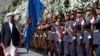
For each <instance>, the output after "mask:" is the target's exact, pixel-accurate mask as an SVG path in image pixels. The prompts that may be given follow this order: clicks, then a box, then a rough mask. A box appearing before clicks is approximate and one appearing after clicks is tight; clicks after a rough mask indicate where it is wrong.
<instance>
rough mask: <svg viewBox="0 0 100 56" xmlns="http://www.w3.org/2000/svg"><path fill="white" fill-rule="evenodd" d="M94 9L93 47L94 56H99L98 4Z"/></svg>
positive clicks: (99, 16)
mask: <svg viewBox="0 0 100 56" xmlns="http://www.w3.org/2000/svg"><path fill="white" fill-rule="evenodd" d="M96 9H97V10H96V14H97V18H96V21H95V22H94V23H95V25H94V27H95V29H94V34H93V47H95V51H96V56H100V26H99V25H100V4H98V5H97V7H96Z"/></svg>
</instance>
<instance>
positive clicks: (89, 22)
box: [85, 6, 95, 56]
mask: <svg viewBox="0 0 100 56" xmlns="http://www.w3.org/2000/svg"><path fill="white" fill-rule="evenodd" d="M93 12H94V9H93V8H92V7H90V6H89V7H87V11H86V31H87V32H89V34H88V35H86V37H87V38H88V40H87V43H86V55H87V56H93V45H92V44H93V28H94V20H95V17H94V13H93ZM86 37H85V38H86Z"/></svg>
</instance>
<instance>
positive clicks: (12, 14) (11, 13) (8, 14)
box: [6, 12, 15, 16]
mask: <svg viewBox="0 0 100 56" xmlns="http://www.w3.org/2000/svg"><path fill="white" fill-rule="evenodd" d="M14 15H15V14H14V13H13V12H10V13H7V14H6V16H14Z"/></svg>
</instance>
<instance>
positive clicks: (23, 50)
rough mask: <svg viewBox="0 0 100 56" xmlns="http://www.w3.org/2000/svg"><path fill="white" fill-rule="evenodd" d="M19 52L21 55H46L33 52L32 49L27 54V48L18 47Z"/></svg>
mask: <svg viewBox="0 0 100 56" xmlns="http://www.w3.org/2000/svg"><path fill="white" fill-rule="evenodd" d="M18 54H19V56H44V55H42V54H39V53H36V52H33V51H31V50H30V51H29V53H28V54H27V50H26V49H25V48H18Z"/></svg>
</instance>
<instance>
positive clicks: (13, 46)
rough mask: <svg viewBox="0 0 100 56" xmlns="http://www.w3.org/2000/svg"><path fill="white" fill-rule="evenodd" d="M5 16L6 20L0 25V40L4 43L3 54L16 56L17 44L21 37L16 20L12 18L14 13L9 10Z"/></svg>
mask: <svg viewBox="0 0 100 56" xmlns="http://www.w3.org/2000/svg"><path fill="white" fill-rule="evenodd" d="M6 16H7V20H8V21H7V22H5V23H3V25H2V30H1V42H2V43H3V45H4V54H5V56H8V55H11V56H16V54H17V53H16V51H17V46H19V43H20V42H21V40H22V38H21V35H20V31H19V29H18V25H17V22H16V21H15V20H14V13H12V12H10V13H8V14H7V15H6Z"/></svg>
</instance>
